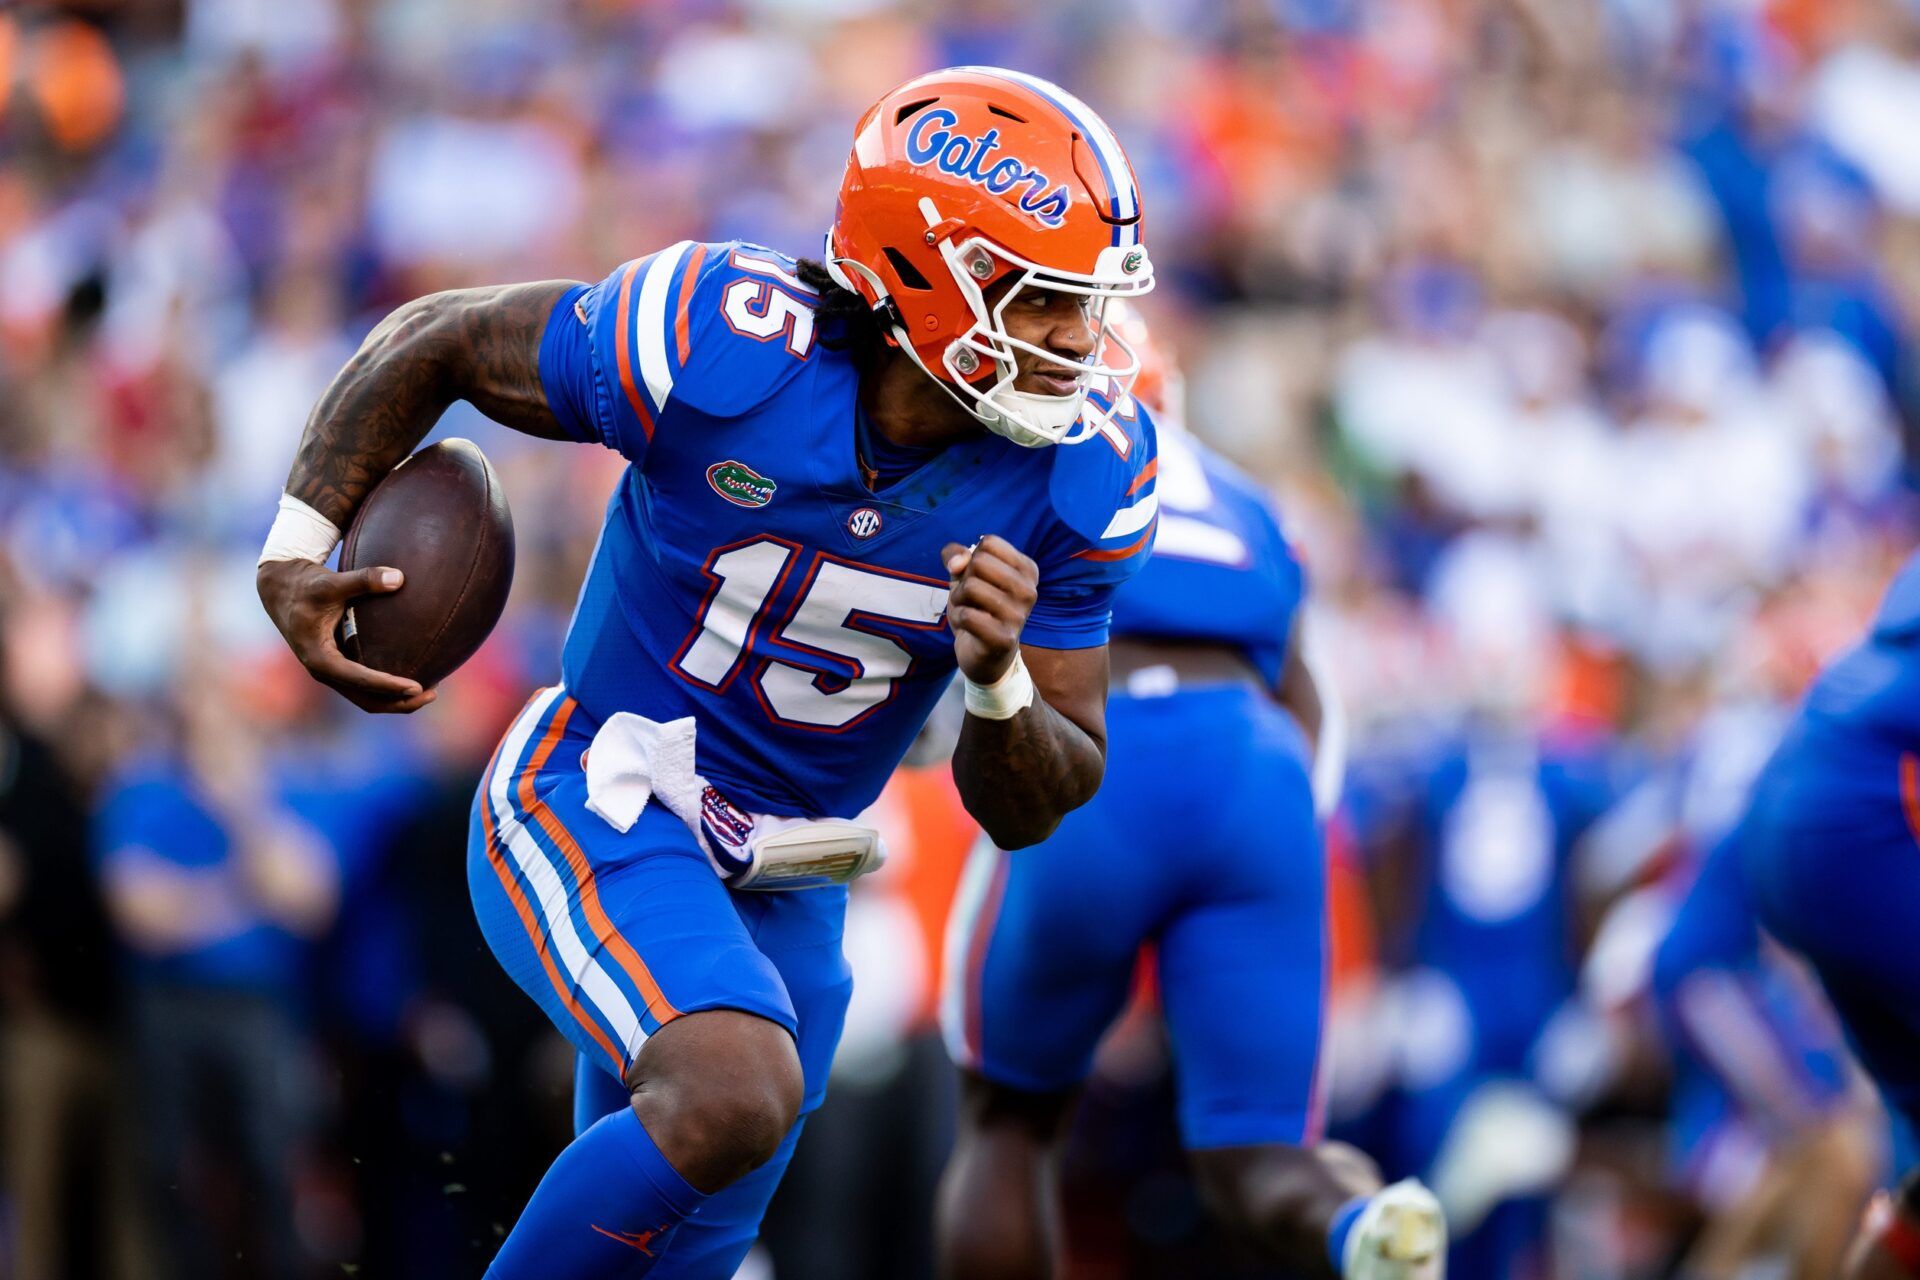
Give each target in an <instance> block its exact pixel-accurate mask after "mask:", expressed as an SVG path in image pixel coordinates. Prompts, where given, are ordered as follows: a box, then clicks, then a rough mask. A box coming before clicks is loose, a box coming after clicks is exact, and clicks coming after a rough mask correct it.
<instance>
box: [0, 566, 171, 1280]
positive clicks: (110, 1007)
mask: <svg viewBox="0 0 1920 1280" xmlns="http://www.w3.org/2000/svg"><path fill="white" fill-rule="evenodd" d="M9 576H10V574H9V573H8V567H7V566H5V565H4V564H0V577H9ZM0 585H4V586H5V587H7V588H9V590H8V592H7V595H8V602H7V607H6V610H5V613H4V615H3V616H0V1142H3V1145H0V1152H4V1156H5V1159H4V1163H3V1164H0V1169H3V1170H4V1187H5V1193H6V1197H7V1200H8V1201H9V1207H10V1209H11V1213H10V1215H9V1216H10V1218H11V1224H10V1225H11V1228H12V1231H11V1237H12V1238H11V1243H12V1249H11V1251H10V1256H9V1255H8V1254H7V1253H0V1274H8V1275H12V1276H17V1277H20V1280H32V1278H34V1277H47V1278H48V1280H56V1278H63V1277H68V1276H89V1275H92V1276H101V1277H110V1278H111V1280H144V1277H147V1276H149V1275H151V1274H152V1272H151V1270H150V1267H149V1263H148V1256H147V1254H148V1250H147V1249H146V1248H145V1247H144V1238H143V1237H144V1228H145V1225H146V1223H145V1215H144V1214H142V1213H141V1211H140V1205H139V1200H140V1187H139V1180H138V1176H137V1164H136V1162H135V1160H134V1159H133V1158H132V1156H133V1153H134V1152H135V1151H137V1144H136V1143H135V1142H134V1141H132V1132H131V1131H132V1129H133V1127H134V1126H133V1124H132V1116H131V1114H130V1112H131V1107H130V1105H129V1103H130V1102H131V1099H130V1098H129V1097H128V1091H127V1089H126V1088H125V1084H126V1082H125V1079H124V1075H123V1066H124V1058H123V1051H122V1049H121V1046H120V1044H119V1042H118V1039H117V1038H118V1036H119V1033H120V1031H121V1025H120V1023H121V1016H122V1013H123V1008H122V1006H123V999H122V997H123V994H124V993H123V990H122V987H123V984H122V983H121V981H120V974H119V968H120V964H121V959H122V957H121V955H120V948H119V945H118V943H117V942H116V940H115V939H114V936H113V931H112V926H111V924H110V922H109V920H108V916H107V909H106V904H105V902H104V901H103V900H102V898H101V894H100V888H99V886H98V885H97V884H96V883H95V881H94V878H93V875H92V873H91V868H90V863H89V857H90V854H91V850H90V848H89V847H88V841H89V832H90V831H91V826H92V824H91V815H90V814H89V813H88V811H87V800H86V795H87V790H88V788H87V785H86V784H87V783H88V781H90V778H88V777H82V776H80V774H81V773H82V771H83V769H84V767H85V765H84V760H83V759H82V758H79V757H84V756H85V754H86V752H85V749H84V747H82V746H81V745H80V744H81V743H83V742H84V741H85V740H86V739H87V738H88V737H89V736H97V734H98V733H99V732H100V729H99V728H98V724H99V722H100V721H103V720H106V719H108V717H107V716H105V715H103V714H102V712H101V709H100V708H99V707H98V706H97V705H94V706H89V705H88V699H87V697H86V691H85V689H84V686H83V685H82V683H81V680H80V679H79V677H78V672H77V670H76V668H75V666H74V665H73V663H72V660H71V657H70V656H68V655H66V654H63V653H61V652H60V646H59V639H63V638H64V635H63V625H62V620H61V615H62V614H63V613H64V610H63V609H62V607H61V606H60V605H59V604H58V603H56V602H55V601H53V600H52V599H51V598H47V597H37V598H36V597H32V596H28V595H27V594H26V593H24V592H21V591H19V590H18V584H17V583H15V582H11V581H6V582H4V584H0ZM49 642H51V643H49ZM22 650H26V651H29V652H28V653H27V655H26V656H25V657H24V658H23V657H22V654H21V651H22ZM63 659H64V661H63ZM54 672H58V673H60V674H61V675H64V676H67V677H71V678H67V679H62V678H49V676H50V674H52V673H54ZM50 694H51V695H52V696H51V697H49V695H50ZM23 695H24V696H23ZM88 713H91V714H92V715H93V716H94V717H95V724H96V728H95V729H94V731H93V733H92V734H91V735H90V734H89V733H88V732H87V731H86V730H84V729H82V727H81V726H80V724H79V718H80V717H81V716H82V715H84V714H88ZM7 1262H10V1263H11V1270H9V1269H8V1266H7V1265H6V1263H7Z"/></svg>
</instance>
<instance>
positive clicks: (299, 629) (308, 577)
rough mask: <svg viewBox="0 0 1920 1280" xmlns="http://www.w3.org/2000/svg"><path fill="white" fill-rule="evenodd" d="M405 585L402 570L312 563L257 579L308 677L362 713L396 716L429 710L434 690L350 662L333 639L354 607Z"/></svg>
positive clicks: (267, 568) (286, 565)
mask: <svg viewBox="0 0 1920 1280" xmlns="http://www.w3.org/2000/svg"><path fill="white" fill-rule="evenodd" d="M402 581H403V579H402V576H401V573H400V571H399V570H398V569H387V568H382V567H378V566H376V567H373V568H367V569H355V570H353V571H352V572H351V573H334V572H333V571H332V570H330V569H328V568H326V567H325V566H324V565H318V564H314V563H313V562H311V561H308V560H269V561H267V563H265V564H263V565H261V566H260V568H259V570H258V571H257V572H256V573H255V575H254V584H255V585H256V586H257V587H258V588H259V590H260V603H261V604H264V605H265V606H266V607H267V614H268V616H269V617H271V618H272V619H273V625H274V626H276V627H279V628H280V634H281V635H282V636H285V637H286V641H287V645H288V647H289V648H291V649H292V650H293V653H294V656H295V657H297V658H299V659H300V662H301V664H302V665H303V666H305V667H306V669H307V672H308V674H309V675H311V676H312V677H313V678H314V679H315V680H318V681H319V682H320V683H321V684H324V685H327V686H328V687H330V688H332V689H334V690H336V691H337V692H339V694H340V695H341V696H342V697H344V698H345V699H346V700H347V701H349V702H351V703H353V705H354V706H356V707H359V708H360V709H361V710H362V711H382V712H397V713H401V712H408V711H418V710H419V709H420V708H421V707H424V706H426V705H427V704H428V703H429V702H432V701H433V698H434V693H433V690H431V689H423V688H421V687H420V682H419V681H417V680H408V679H405V678H403V677H401V676H395V675H388V674H387V673H386V672H384V671H375V670H374V669H373V668H372V667H366V666H362V665H360V664H359V663H357V662H354V661H351V660H350V659H348V657H347V656H346V655H345V654H343V653H341V652H340V646H339V645H338V644H336V643H334V638H333V637H334V633H335V632H336V631H337V630H338V628H339V626H340V618H341V616H342V615H343V614H345V613H346V611H347V605H348V604H349V603H350V602H351V601H353V600H354V599H355V598H356V597H359V596H367V595H383V594H385V593H387V592H389V591H398V590H399V589H400V587H401V585H402Z"/></svg>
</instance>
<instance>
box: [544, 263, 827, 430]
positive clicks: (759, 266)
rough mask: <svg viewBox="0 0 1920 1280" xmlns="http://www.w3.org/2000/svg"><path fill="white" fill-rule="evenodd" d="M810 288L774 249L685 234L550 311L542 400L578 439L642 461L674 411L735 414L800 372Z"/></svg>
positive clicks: (808, 332)
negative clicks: (710, 241) (699, 240)
mask: <svg viewBox="0 0 1920 1280" xmlns="http://www.w3.org/2000/svg"><path fill="white" fill-rule="evenodd" d="M813 298H814V293H813V290H811V289H809V288H808V287H807V286H805V285H803V284H801V283H800V280H799V277H798V276H797V275H796V274H795V267H794V263H793V260H792V259H791V258H786V257H783V256H782V255H780V254H777V253H774V252H773V251H772V250H770V249H760V248H757V247H755V246H751V245H742V244H738V243H731V242H729V243H721V244H701V243H696V242H694V241H691V240H682V241H680V242H679V243H678V244H673V245H669V246H668V247H667V248H665V249H662V250H660V252H658V253H654V254H649V255H648V256H646V257H644V258H635V259H634V260H633V261H631V262H628V263H624V264H622V265H621V266H620V267H618V268H616V269H615V270H614V271H613V273H612V274H611V275H609V276H608V277H607V278H606V279H604V280H602V281H600V283H598V284H596V285H594V286H593V287H592V288H589V289H585V290H581V291H578V292H569V293H568V294H567V296H566V297H565V298H563V299H562V300H561V303H560V305H559V306H558V307H556V308H555V309H554V314H553V317H552V318H551V319H550V320H549V322H548V326H547V332H546V335H545V338H544V339H543V341H542V342H541V346H540V378H541V382H542V384H543V385H544V386H545V388H546V392H547V402H548V404H549V405H550V406H551V407H552V408H553V411H554V414H555V416H556V417H558V418H559V419H560V421H561V423H562V424H563V425H565V426H566V428H567V429H568V430H569V431H570V432H573V433H574V434H575V435H577V436H578V437H579V438H580V439H582V440H593V441H598V442H600V443H602V444H605V445H606V446H607V447H608V448H611V449H615V450H618V451H619V452H620V453H621V454H623V455H624V456H625V457H626V458H628V459H629V460H630V461H632V462H635V463H643V462H644V461H645V459H646V455H647V449H648V446H649V445H651V444H652V442H653V437H654V433H655V432H656V431H657V430H659V429H660V427H661V426H662V424H670V423H671V422H672V420H673V419H674V418H675V417H676V416H678V415H679V412H680V411H682V410H693V411H695V412H698V413H703V414H707V415H709V416H712V417H731V416H735V415H737V414H740V413H744V412H745V411H747V410H748V409H751V408H752V407H753V406H754V405H756V404H759V403H760V402H761V401H762V400H764V399H765V398H766V397H767V395H768V394H770V393H771V392H772V391H774V390H775V389H777V388H778V387H779V386H780V385H781V384H782V383H783V382H785V381H786V379H787V378H789V377H791V376H792V375H793V374H794V373H795V372H797V371H798V370H799V369H800V368H801V367H802V366H803V365H804V364H805V363H806V360H807V357H808V356H809V355H811V354H812V351H813V339H814V332H813ZM569 317H571V320H572V322H573V324H572V325H569V323H568V320H569ZM574 326H577V329H576V327H574Z"/></svg>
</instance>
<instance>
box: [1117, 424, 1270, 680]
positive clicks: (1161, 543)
mask: <svg viewBox="0 0 1920 1280" xmlns="http://www.w3.org/2000/svg"><path fill="white" fill-rule="evenodd" d="M1158 445H1159V450H1160V454H1159V461H1160V467H1159V474H1158V475H1157V476H1156V477H1155V481H1156V484H1157V486H1158V488H1157V492H1158V493H1159V495H1160V529H1159V533H1158V535H1157V536H1156V538H1155V540H1154V551H1153V558H1152V560H1150V561H1149V562H1148V563H1147V565H1146V566H1145V567H1144V568H1143V569H1142V570H1141V571H1140V573H1139V574H1138V575H1137V576H1136V577H1134V579H1133V580H1132V581H1130V582H1128V583H1127V585H1126V588H1125V589H1124V590H1122V591H1120V592H1119V593H1118V595H1117V596H1116V597H1115V599H1114V604H1113V631H1114V634H1115V635H1125V636H1139V637H1142V638H1147V639H1152V638H1157V639H1170V640H1201V641H1217V642H1219V643H1222V644H1230V645H1234V646H1237V647H1239V648H1240V649H1242V650H1244V651H1245V652H1246V655H1247V657H1248V658H1250V659H1251V660H1252V661H1253V663H1254V664H1255V665H1256V666H1257V667H1259V668H1260V671H1261V673H1262V674H1263V675H1265V676H1266V677H1267V680H1268V682H1269V683H1270V684H1271V683H1277V682H1278V681H1279V679H1280V666H1281V662H1282V660H1283V659H1284V658H1285V657H1286V650H1287V641H1288V637H1289V636H1290V635H1291V634H1292V632H1293V620H1294V615H1295V613H1297V612H1298V610H1299V608H1300V602H1301V598H1302V597H1303V596H1304V594H1305V592H1306V575H1305V574H1304V573H1303V572H1302V570H1301V568H1300V562H1299V560H1298V559H1296V558H1295V557H1294V554H1293V548H1292V547H1291V546H1289V545H1288V544H1287V540H1286V538H1285V536H1284V535H1282V533H1281V531H1280V523H1279V521H1278V520H1277V519H1275V517H1274V513H1273V508H1272V506H1271V505H1269V503H1268V502H1267V498H1266V495H1265V494H1264V493H1262V492H1261V490H1260V487H1259V486H1258V485H1256V484H1255V483H1254V482H1253V480H1252V479H1250V478H1249V477H1248V476H1247V475H1246V474H1245V473H1244V472H1242V471H1241V470H1240V469H1239V468H1237V467H1235V466H1234V465H1233V464H1232V463H1230V462H1228V461H1227V460H1226V459H1225V458H1222V457H1221V456H1220V455H1219V454H1217V453H1215V452H1214V451H1213V450H1211V449H1209V448H1207V447H1206V446H1205V445H1203V444H1201V443H1200V442H1199V441H1198V440H1196V439H1194V438H1193V437H1192V436H1190V435H1187V434H1185V433H1184V432H1177V431H1168V432H1164V433H1162V434H1161V436H1160V437H1159V440H1158Z"/></svg>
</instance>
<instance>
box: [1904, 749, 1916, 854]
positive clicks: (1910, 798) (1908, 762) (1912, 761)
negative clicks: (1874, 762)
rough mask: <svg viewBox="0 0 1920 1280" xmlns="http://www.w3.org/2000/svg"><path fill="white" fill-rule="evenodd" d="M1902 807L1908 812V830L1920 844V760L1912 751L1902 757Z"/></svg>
mask: <svg viewBox="0 0 1920 1280" xmlns="http://www.w3.org/2000/svg"><path fill="white" fill-rule="evenodd" d="M1900 807H1901V808H1902V809H1904V810H1906V814H1907V830H1908V831H1909V832H1911V833H1912V834H1913V838H1914V841H1915V842H1916V843H1920V758H1916V757H1915V756H1914V754H1913V752H1911V751H1907V752H1903V753H1902V754H1901V756H1900Z"/></svg>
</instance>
